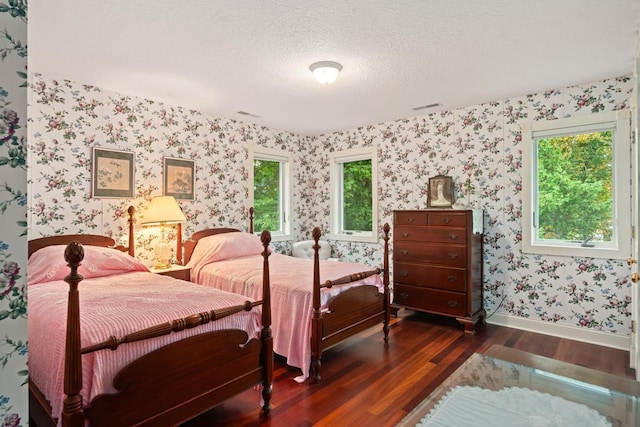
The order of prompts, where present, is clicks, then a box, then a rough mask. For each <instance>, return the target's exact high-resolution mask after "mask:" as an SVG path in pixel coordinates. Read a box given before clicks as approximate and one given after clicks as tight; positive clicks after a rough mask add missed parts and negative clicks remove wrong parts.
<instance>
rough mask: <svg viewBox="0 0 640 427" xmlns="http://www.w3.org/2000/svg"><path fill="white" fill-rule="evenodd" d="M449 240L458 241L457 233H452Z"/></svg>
mask: <svg viewBox="0 0 640 427" xmlns="http://www.w3.org/2000/svg"><path fill="white" fill-rule="evenodd" d="M449 238H450V239H451V240H457V239H458V235H457V234H456V233H451V234H449Z"/></svg>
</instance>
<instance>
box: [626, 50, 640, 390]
mask: <svg viewBox="0 0 640 427" xmlns="http://www.w3.org/2000/svg"><path fill="white" fill-rule="evenodd" d="M633 74H634V85H635V87H634V90H633V100H632V106H633V109H632V111H633V114H632V118H631V123H632V125H631V128H632V130H633V140H632V141H631V142H632V144H631V147H632V155H631V159H632V164H631V171H632V173H631V177H632V188H633V192H632V203H631V206H632V207H631V210H632V212H631V218H632V226H633V233H632V235H631V239H632V241H631V248H632V249H631V250H632V254H631V257H630V258H629V260H628V263H629V265H630V267H631V322H632V323H631V346H630V351H629V364H630V366H631V367H632V368H634V369H635V370H636V380H638V381H640V280H639V278H640V273H639V271H638V263H639V262H640V261H639V260H640V236H639V235H638V233H640V189H639V187H640V168H639V167H638V166H639V165H640V148H639V147H638V143H639V141H638V125H639V124H640V51H639V55H637V57H636V61H635V69H634V73H633Z"/></svg>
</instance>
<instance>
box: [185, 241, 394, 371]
mask: <svg viewBox="0 0 640 427" xmlns="http://www.w3.org/2000/svg"><path fill="white" fill-rule="evenodd" d="M262 264H263V258H262V256H261V255H252V256H245V257H240V258H233V259H226V260H222V261H216V262H213V263H209V264H206V265H204V266H202V265H197V264H196V265H195V266H194V268H193V269H192V271H191V280H192V281H194V282H196V283H200V284H202V285H207V286H212V287H215V288H218V289H222V290H225V291H228V292H234V293H239V294H242V295H246V296H248V297H251V298H254V299H261V298H262ZM373 269H374V268H372V267H370V266H366V265H364V264H357V263H347V262H335V261H320V283H323V282H325V281H327V280H335V279H338V278H340V277H343V276H346V275H348V274H353V273H360V272H363V271H369V270H373ZM269 272H270V280H271V312H272V330H273V341H274V351H275V352H276V353H277V354H279V355H281V356H284V357H286V358H287V363H288V364H289V365H291V366H294V367H297V368H300V369H301V370H302V377H300V378H297V379H298V380H304V379H306V378H307V377H308V376H309V365H310V363H311V318H312V315H313V295H312V291H313V260H309V259H301V258H293V257H290V256H286V255H281V254H275V253H274V254H271V256H270V257H269ZM360 284H367V285H373V286H377V287H378V289H379V291H380V292H384V286H383V284H382V279H381V277H380V275H377V274H375V275H373V276H370V277H368V278H366V279H364V280H361V281H358V282H353V283H349V284H347V285H341V286H334V287H332V288H331V289H326V288H325V289H322V291H321V295H320V299H321V304H322V307H323V308H324V307H325V305H326V303H327V301H328V300H329V299H330V298H331V297H333V296H335V295H337V294H338V293H340V292H342V291H344V290H346V289H349V288H351V287H353V286H357V285H360Z"/></svg>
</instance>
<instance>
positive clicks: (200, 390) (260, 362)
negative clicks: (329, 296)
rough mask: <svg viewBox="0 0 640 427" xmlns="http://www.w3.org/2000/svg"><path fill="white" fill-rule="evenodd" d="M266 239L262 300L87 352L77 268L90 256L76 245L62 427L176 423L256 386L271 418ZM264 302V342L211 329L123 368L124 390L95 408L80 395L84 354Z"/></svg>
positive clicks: (34, 403)
mask: <svg viewBox="0 0 640 427" xmlns="http://www.w3.org/2000/svg"><path fill="white" fill-rule="evenodd" d="M60 237H61V236H59V237H56V238H54V239H52V241H54V242H55V244H60V243H62V242H63V241H64V239H62V238H60ZM72 237H73V236H72ZM67 238H68V236H67ZM261 240H262V244H263V247H264V250H263V252H262V255H263V258H264V268H263V299H262V300H261V301H253V302H249V301H247V302H245V304H243V305H239V306H233V307H226V308H223V309H218V310H211V311H209V312H204V313H197V314H193V315H191V316H187V317H185V318H181V319H176V320H173V321H171V322H167V323H163V324H160V325H156V326H153V327H150V328H145V329H143V330H141V331H138V332H134V333H131V334H128V335H125V336H123V337H108V338H107V339H105V341H104V342H102V343H99V344H96V345H92V346H91V347H87V348H80V310H79V292H78V284H79V283H80V281H81V280H82V276H81V275H79V274H78V267H79V265H80V262H81V261H82V259H83V257H84V251H83V249H82V245H81V244H80V243H78V242H77V241H74V242H72V243H69V244H68V246H67V250H66V251H65V260H66V261H67V263H68V265H69V267H70V269H71V272H70V274H69V275H68V276H67V277H65V281H66V282H67V283H68V284H69V302H68V312H67V338H66V346H65V375H64V377H65V380H64V393H65V399H64V404H63V410H62V425H63V427H84V425H85V422H88V425H91V426H114V425H175V424H179V423H181V422H184V421H186V420H188V419H190V418H192V417H194V416H196V415H199V414H200V413H202V412H204V411H206V410H208V409H210V408H212V407H214V406H216V405H217V404H219V403H221V402H222V401H224V400H226V399H228V398H229V397H231V396H234V395H236V394H237V393H239V392H241V391H244V390H246V389H248V388H250V387H252V386H255V385H261V386H262V397H263V401H264V404H263V406H262V410H263V413H264V414H265V415H269V413H270V410H271V405H270V400H271V393H272V381H273V338H272V334H271V298H270V282H269V262H268V257H269V255H270V252H269V250H268V246H269V242H270V241H271V235H270V234H269V232H268V231H265V232H263V233H262V235H261ZM67 241H68V240H67ZM91 242H94V239H92V240H91ZM112 242H113V241H100V242H99V243H96V244H97V245H102V244H103V243H104V244H107V245H112V244H113V243H112ZM37 245H38V246H39V247H43V246H46V242H44V240H39V241H38V242H37ZM31 252H32V251H30V253H31ZM257 305H262V331H261V336H260V338H251V339H249V337H248V336H247V334H246V332H244V331H241V330H235V329H231V330H219V331H213V332H207V333H204V334H199V335H196V336H193V337H190V338H187V339H184V340H180V341H177V342H174V343H172V344H169V345H167V346H164V347H161V348H159V349H157V350H155V351H153V352H150V353H148V354H146V355H145V356H143V357H141V358H140V359H138V360H136V361H134V362H133V363H131V364H129V365H127V366H126V367H125V368H124V369H122V370H121V371H120V372H119V373H118V374H117V376H116V377H115V378H114V380H113V385H114V388H115V389H116V390H118V392H117V393H115V394H103V395H99V396H96V397H95V398H94V399H93V400H92V401H91V402H90V404H89V405H84V404H83V402H82V398H81V396H80V390H81V388H82V365H81V355H82V354H87V353H91V352H94V351H109V350H116V349H117V348H118V347H119V346H120V345H122V344H126V343H131V342H136V341H141V340H145V339H148V338H153V337H158V336H162V335H166V334H170V333H173V332H177V331H181V330H184V329H187V328H195V327H198V326H200V325H203V324H205V323H208V322H211V321H216V320H218V319H221V318H223V317H226V316H230V315H232V314H234V313H237V312H240V311H243V310H245V311H247V310H251V309H252V308H253V307H255V306H257ZM29 389H30V405H31V409H30V418H31V419H32V420H33V421H34V423H35V424H36V425H38V426H46V425H52V426H53V425H56V420H55V419H53V417H52V416H51V407H50V406H49V404H48V402H47V401H46V399H45V398H44V396H43V394H42V393H41V392H40V391H39V390H38V388H37V386H36V384H33V383H30V384H29Z"/></svg>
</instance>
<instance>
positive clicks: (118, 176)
mask: <svg viewBox="0 0 640 427" xmlns="http://www.w3.org/2000/svg"><path fill="white" fill-rule="evenodd" d="M91 168H92V170H91V181H92V184H91V196H92V197H95V198H129V197H133V172H134V162H133V152H131V151H122V150H111V149H106V148H99V147H94V148H93V162H92V164H91Z"/></svg>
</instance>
